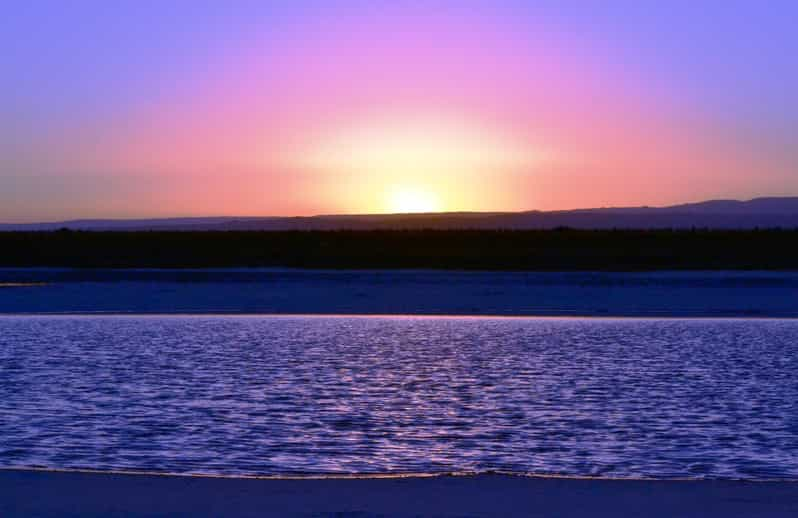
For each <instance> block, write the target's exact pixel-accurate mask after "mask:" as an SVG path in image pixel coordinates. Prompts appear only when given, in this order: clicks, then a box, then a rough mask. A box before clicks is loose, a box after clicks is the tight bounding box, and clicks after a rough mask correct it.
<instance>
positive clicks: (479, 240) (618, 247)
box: [0, 228, 798, 271]
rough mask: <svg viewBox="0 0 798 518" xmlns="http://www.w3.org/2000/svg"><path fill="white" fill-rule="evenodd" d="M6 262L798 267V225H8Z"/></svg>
mask: <svg viewBox="0 0 798 518" xmlns="http://www.w3.org/2000/svg"><path fill="white" fill-rule="evenodd" d="M0 249H2V250H3V253H2V254H0V266H3V267H70V268H169V269H183V268H255V267H271V268H311V269H313V268H322V269H324V268H326V269H433V270H494V271H654V270H798V230H783V229H768V230H745V231H742V230H740V231H733V230H704V229H695V230H576V229H570V228H562V229H555V230H523V231H522V230H508V231H502V230H379V231H279V232H260V231H258V232H248V231H242V232H238V231H236V232H213V231H203V232H161V231H147V232H90V231H68V230H64V231H55V232H0Z"/></svg>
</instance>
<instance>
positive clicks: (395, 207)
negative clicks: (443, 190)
mask: <svg viewBox="0 0 798 518" xmlns="http://www.w3.org/2000/svg"><path fill="white" fill-rule="evenodd" d="M387 209H388V212H392V213H395V214H400V213H401V214H408V213H421V212H440V211H441V210H442V209H441V204H440V200H439V199H438V196H436V195H435V194H434V193H432V192H429V191H425V190H422V189H414V188H405V187H400V188H394V189H392V190H391V191H390V193H389V196H388V204H387Z"/></svg>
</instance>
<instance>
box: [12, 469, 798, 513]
mask: <svg viewBox="0 0 798 518" xmlns="http://www.w3.org/2000/svg"><path fill="white" fill-rule="evenodd" d="M374 515H377V516H541V517H544V516H545V517H570V516H590V517H604V516H607V517H609V516H641V517H643V516H645V517H654V518H655V517H676V516H678V517H693V516H695V517H714V516H717V517H726V518H729V517H743V516H745V517H749V516H762V517H781V516H784V517H788V516H789V517H795V516H798V483H792V482H729V481H637V480H577V479H545V478H528V477H512V476H502V475H481V476H474V477H448V476H447V477H433V478H400V479H360V480H358V479H326V480H256V479H223V478H197V477H173V476H150V475H122V474H97V473H74V472H71V473H64V472H41V471H16V470H11V471H0V516H4V517H10V516H351V517H363V516H374Z"/></svg>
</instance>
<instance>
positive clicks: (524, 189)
mask: <svg viewBox="0 0 798 518" xmlns="http://www.w3.org/2000/svg"><path fill="white" fill-rule="evenodd" d="M9 4H16V5H9ZM9 4H4V9H3V16H2V19H0V45H2V48H3V52H2V54H1V55H0V65H2V74H3V80H2V81H0V113H2V119H0V221H6V222H16V221H35V220H53V219H68V218H85V217H108V218H111V217H113V218H123V217H162V216H216V215H249V216H258V215H310V214H329V213H379V212H411V211H441V210H444V211H454V210H474V211H500V210H501V211H504V210H507V211H510V210H529V209H567V208H575V207H593V206H610V205H643V204H646V205H664V204H671V203H679V202H686V201H697V200H702V199H708V198H752V197H756V196H765V195H770V196H773V195H776V196H779V195H782V196H783V195H798V94H796V92H798V57H797V56H798V30H796V21H798V2H795V1H792V0H785V1H768V2H761V1H753V0H752V1H735V0H727V1H720V0H718V1H714V0H703V1H702V0H697V1H696V0H694V1H686V0H684V1H682V0H672V1H667V2H654V1H650V2H648V1H639V0H638V1H632V0H629V1H620V0H618V1H613V0H609V1H599V0H595V1H592V0H581V1H575V0H573V1H563V0H560V1H554V0H552V1H541V2H531V1H525V2H521V1H519V2H513V1H504V2H497V1H487V0H486V1H481V2H476V1H474V2H471V1H458V2H435V1H427V2H421V1H418V2H402V1H397V2H387V1H386V2H380V1H371V2H366V1H364V2H347V1H340V2H336V1H333V0H328V1H290V2H289V1H284V2H265V1H260V2H258V1H251V2H249V1H230V2H222V1H216V2H204V1H200V0H195V1H179V0H173V1H164V2H161V1H154V0H153V1H136V2H133V1H130V2H127V1H119V2H100V1H97V2H89V1H81V0H76V1H75V2H63V1H56V0H53V1H50V2H42V1H35V0H34V1H30V2H22V1H18V2H10V3H9Z"/></svg>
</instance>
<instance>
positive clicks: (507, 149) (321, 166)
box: [284, 115, 548, 213]
mask: <svg viewBox="0 0 798 518" xmlns="http://www.w3.org/2000/svg"><path fill="white" fill-rule="evenodd" d="M547 158H548V157H546V155H545V154H544V153H543V152H542V151H535V150H534V149H533V148H532V147H531V146H528V145H527V146H525V145H523V144H522V143H520V142H518V141H516V140H514V139H512V138H510V137H509V136H507V135H505V134H503V133H501V132H499V131H496V130H492V129H490V128H488V127H487V125H480V124H478V123H476V122H474V121H466V120H462V119H461V118H457V119H455V118H451V119H446V118H442V117H438V118H436V117H431V116H426V117H425V116H408V115H405V116H397V117H377V118H373V119H370V120H367V121H365V122H362V123H360V124H350V125H344V126H341V127H338V128H333V129H331V130H328V131H324V132H322V133H321V135H320V136H319V137H318V138H316V139H310V140H305V141H302V142H301V143H300V144H299V145H298V146H297V149H294V150H292V151H290V152H289V153H288V155H287V156H285V157H284V161H285V162H286V163H288V164H290V166H291V167H293V168H295V169H298V170H303V171H310V172H311V173H313V174H317V175H323V176H326V177H327V178H330V179H332V181H331V182H330V183H332V184H334V185H332V186H331V189H330V191H329V192H327V195H328V196H332V197H337V198H338V199H339V201H340V203H341V205H342V206H343V207H348V208H349V209H350V210H354V211H356V212H368V213H418V212H444V211H454V210H464V209H466V208H468V207H469V206H473V203H474V202H473V200H472V199H471V198H475V197H477V196H478V194H477V193H479V192H482V195H483V196H488V195H489V194H490V192H489V189H488V190H486V187H487V186H488V185H489V184H490V183H491V178H492V177H493V176H495V175H501V174H507V173H508V172H513V171H524V172H526V173H530V172H533V171H534V168H535V167H536V165H538V164H540V163H542V161H543V160H544V159H547ZM335 191H338V193H337V194H336V192H335Z"/></svg>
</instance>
